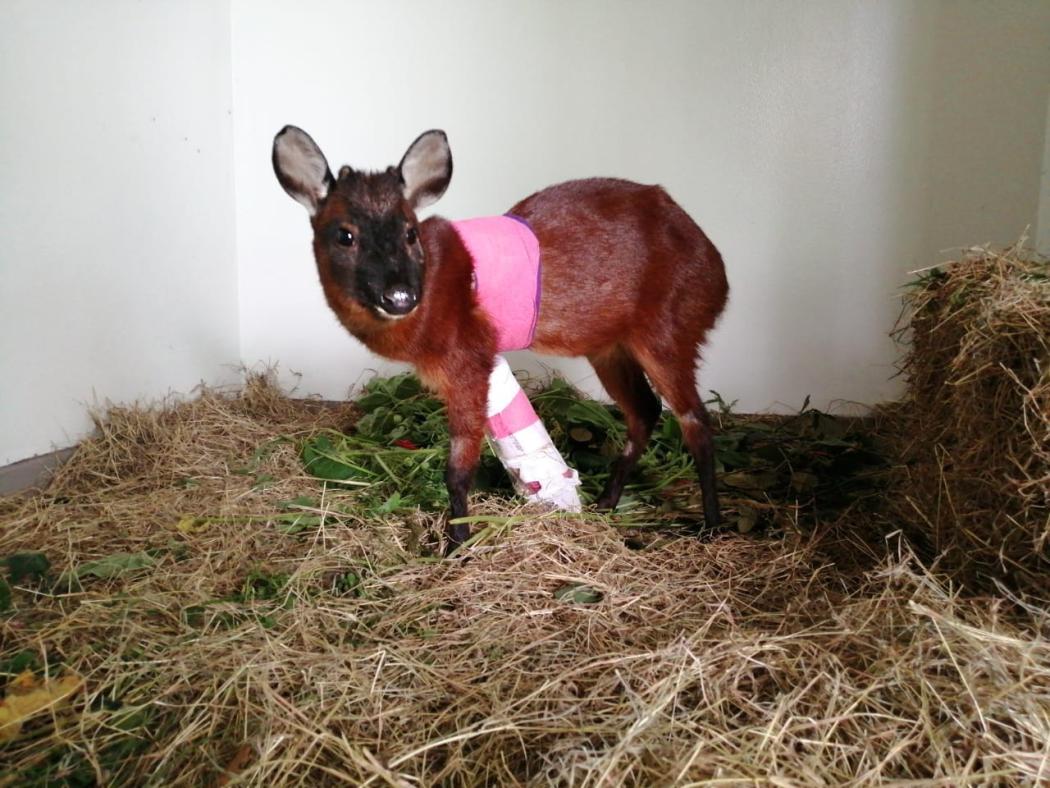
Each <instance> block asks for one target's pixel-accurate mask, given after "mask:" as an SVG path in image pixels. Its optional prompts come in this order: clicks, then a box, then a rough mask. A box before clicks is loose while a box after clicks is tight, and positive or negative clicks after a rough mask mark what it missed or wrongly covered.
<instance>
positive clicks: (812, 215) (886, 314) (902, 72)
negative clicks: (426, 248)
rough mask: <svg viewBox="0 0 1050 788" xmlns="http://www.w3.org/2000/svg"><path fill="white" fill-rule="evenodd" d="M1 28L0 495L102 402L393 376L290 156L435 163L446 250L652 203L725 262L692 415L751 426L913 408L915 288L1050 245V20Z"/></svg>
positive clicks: (843, 1) (615, 8)
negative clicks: (931, 274) (365, 332)
mask: <svg viewBox="0 0 1050 788" xmlns="http://www.w3.org/2000/svg"><path fill="white" fill-rule="evenodd" d="M0 22H2V24H0V106H2V107H3V111H2V112H0V173H2V178H0V274H2V278H0V320H2V321H3V323H2V325H0V464H2V463H5V462H8V461H11V460H16V459H21V458H22V457H25V456H28V455H31V454H34V453H37V452H42V451H46V450H48V449H49V448H51V447H52V445H53V444H54V445H65V444H67V443H69V442H71V441H72V440H74V439H75V438H77V437H79V435H80V434H81V433H82V431H83V430H84V429H85V428H86V427H87V426H88V422H87V419H86V416H85V404H87V403H90V402H92V401H93V400H94V399H95V397H96V396H97V397H98V398H108V399H112V400H131V399H136V398H153V397H157V396H160V395H162V394H163V393H165V392H166V391H168V390H169V389H174V390H180V391H188V390H189V389H190V388H192V386H193V385H194V384H195V383H196V382H197V381H198V380H200V379H205V380H208V381H209V382H216V381H219V380H222V379H224V378H229V377H234V376H235V373H234V371H233V369H232V368H231V367H228V366H225V365H233V364H236V363H237V362H238V360H239V359H244V360H245V361H246V362H248V363H249V364H251V363H255V362H257V361H260V360H261V361H278V362H280V364H281V365H282V367H283V368H284V369H285V370H286V371H297V372H301V373H302V375H303V377H302V381H301V383H300V391H301V392H303V393H310V392H317V393H321V394H323V395H325V396H328V397H340V396H343V395H344V394H345V393H346V391H347V388H348V387H349V386H350V385H351V384H353V383H355V382H357V381H359V380H360V379H361V378H362V376H363V375H365V374H366V373H365V370H366V369H368V368H387V369H388V368H389V367H386V366H385V365H382V364H381V363H380V362H379V361H378V360H377V359H375V358H373V357H371V356H369V355H368V354H367V353H366V352H365V351H364V350H363V348H362V347H361V346H360V345H359V344H358V343H357V342H356V341H355V340H353V339H352V338H350V337H349V336H347V335H346V334H345V333H344V332H343V331H342V329H340V328H339V327H338V325H337V324H336V322H335V319H334V317H332V316H331V315H330V314H329V312H328V309H327V307H326V306H325V304H324V301H323V299H322V296H321V292H320V288H319V287H318V285H317V281H316V274H315V272H314V268H313V261H312V259H311V256H310V245H309V228H308V225H307V222H306V219H305V216H304V214H303V212H302V209H301V208H300V207H299V206H297V205H296V204H294V203H293V202H292V201H291V200H289V199H288V198H287V197H286V196H285V195H284V193H283V192H282V191H281V189H280V188H279V187H278V185H277V183H276V181H275V180H274V178H273V175H272V172H271V170H270V165H269V150H270V143H271V139H272V135H273V134H274V132H275V131H276V130H277V129H278V128H280V127H281V126H282V125H283V124H285V123H288V122H294V123H297V124H299V125H301V126H303V127H304V128H306V129H307V130H309V131H310V132H311V133H312V134H313V135H314V136H315V137H316V139H318V141H319V142H320V143H321V144H322V146H323V147H324V148H325V149H326V151H327V152H328V153H329V155H330V158H331V159H332V162H333V164H338V163H343V162H350V163H353V164H354V165H357V166H371V167H382V166H385V165H387V164H390V163H393V162H395V161H397V159H398V158H399V157H400V155H401V153H402V152H403V150H404V148H405V146H406V145H407V144H408V143H409V142H410V141H411V140H412V139H413V138H414V137H415V135H416V134H417V133H419V132H420V131H422V130H423V129H427V128H432V127H435V126H437V127H443V128H445V129H447V130H448V132H449V135H450V139H451V142H452V146H453V152H454V155H455V160H456V175H455V177H454V179H453V183H452V187H451V189H450V191H449V193H448V194H447V195H446V197H445V198H444V200H442V202H440V203H438V206H437V209H438V210H440V211H441V212H442V213H444V214H446V215H448V216H451V217H458V218H462V217H468V216H474V215H481V214H490V213H497V212H500V211H503V210H505V209H506V208H507V207H509V206H510V205H511V204H512V203H514V202H515V201H516V200H517V199H519V198H520V197H522V196H524V195H526V194H528V193H530V192H532V191H534V190H535V189H538V188H541V187H543V186H545V185H547V184H549V183H552V182H556V181H560V180H564V179H567V178H572V177H579V176H586V175H596V174H603V175H618V176H623V177H628V178H635V179H637V180H642V181H648V182H659V183H662V184H664V185H665V186H666V187H667V188H668V189H669V190H670V192H671V193H672V194H673V195H675V196H676V197H677V198H678V200H679V201H680V202H681V203H682V204H683V205H684V206H685V207H686V209H687V210H689V211H690V212H691V213H692V214H693V215H694V217H696V219H697V220H698V221H699V222H700V223H701V225H702V226H703V227H704V228H705V229H706V230H707V231H708V233H709V234H710V235H711V237H712V238H713V239H714V240H715V242H716V243H717V244H718V245H719V247H720V248H721V250H722V252H723V254H724V256H725V259H726V261H727V265H728V268H729V275H730V280H731V284H732V288H733V292H732V297H731V302H730V307H729V310H728V312H727V314H726V316H725V319H724V320H723V322H722V325H721V327H720V328H719V330H718V331H717V333H716V334H715V336H713V337H712V341H711V346H710V349H709V351H708V353H707V363H706V366H705V369H704V372H703V375H702V381H703V384H704V386H705V387H710V388H715V389H718V390H720V391H721V392H722V393H723V394H724V395H726V396H727V397H730V398H739V400H740V403H739V407H741V408H745V409H764V408H767V407H769V406H771V405H775V404H776V403H777V402H780V403H784V404H785V405H786V406H790V407H796V406H798V405H799V404H800V403H801V402H802V399H803V398H804V397H805V395H806V394H811V395H812V396H813V402H814V404H816V405H819V406H822V407H823V406H826V405H827V404H828V403H829V401H831V400H837V399H845V400H859V401H862V402H868V403H871V402H876V401H878V400H881V399H885V398H887V397H891V396H893V395H894V394H895V393H896V392H897V388H896V385H897V384H896V383H895V382H892V381H890V380H889V377H890V375H891V374H892V372H893V366H892V361H893V358H894V356H895V349H894V348H893V346H892V344H891V342H890V340H889V339H888V338H887V332H888V331H889V330H890V328H891V326H892V324H893V321H894V319H895V317H896V315H897V309H898V287H899V285H900V284H901V283H902V282H903V281H904V280H905V279H906V278H907V271H909V270H911V269H914V268H917V267H921V266H925V265H928V264H929V263H930V262H931V261H932V260H933V259H935V258H936V256H937V253H938V251H939V250H941V249H945V248H948V247H953V246H959V245H968V244H971V243H974V242H980V241H992V242H1000V243H1009V242H1012V241H1013V240H1015V239H1016V238H1017V236H1018V235H1019V234H1020V233H1021V232H1022V230H1023V229H1024V228H1025V226H1026V225H1032V226H1033V228H1034V230H1033V231H1034V232H1038V233H1039V234H1040V237H1042V238H1044V239H1045V238H1046V237H1047V233H1048V232H1050V230H1048V228H1047V224H1048V222H1050V220H1048V219H1047V218H1046V217H1047V216H1048V215H1050V214H1048V213H1047V210H1048V209H1047V207H1046V203H1047V198H1046V197H1045V196H1044V198H1043V208H1042V214H1041V216H1042V217H1043V218H1042V222H1041V224H1039V225H1037V221H1038V220H1037V216H1039V215H1040V214H1039V210H1038V206H1039V194H1040V162H1041V161H1042V159H1043V156H1044V148H1045V139H1046V137H1045V134H1046V124H1047V114H1046V108H1047V106H1048V104H1047V99H1048V94H1047V88H1048V84H1047V83H1048V75H1050V47H1048V46H1047V42H1048V41H1050V3H1046V2H1045V0H1010V1H1007V2H992V1H991V0H988V1H987V2H957V1H955V0H885V1H884V2H879V3H874V2H870V1H869V0H852V1H847V0H793V1H792V2H772V1H763V2H757V1H755V2H746V3H742V2H737V1H736V0H712V1H710V2H692V1H691V0H661V1H659V2H651V3H639V2H628V1H627V0H619V1H615V0H566V1H562V0H536V1H534V2H529V3H510V2H487V1H486V0H460V1H459V2H442V3H435V2H429V3H428V2H422V1H421V0H387V1H386V2H382V3H380V2H374V1H373V0H356V1H355V2H345V1H344V0H329V1H328V2H323V1H322V0H313V1H312V2H299V3H294V4H293V3H285V2H278V0H233V2H232V8H231V3H229V2H227V1H226V0H214V1H208V0H197V1H196V2H176V0H153V1H152V2H149V3H139V2H131V0H98V2H91V3H88V2H58V0H37V1H35V2H34V1H31V0H23V1H19V0H0ZM231 79H232V87H231ZM231 108H232V111H233V114H232V116H231V114H230V113H231ZM1046 155H1047V156H1048V157H1050V153H1048V154H1046ZM1045 183H1046V180H1045V178H1044V182H1043V189H1044V191H1045V189H1046V185H1045ZM235 184H236V186H235ZM234 219H236V235H235V233H234ZM235 241H236V243H235ZM526 358H528V356H527V355H521V354H519V355H518V358H517V359H515V360H516V361H517V362H519V363H520V362H521V361H522V360H523V359H526ZM544 361H547V362H549V361H550V360H549V359H545V360H544ZM557 363H558V366H559V367H561V368H562V369H565V370H567V371H568V374H569V376H570V378H571V379H575V380H577V381H582V382H584V383H585V384H588V387H589V388H591V390H592V391H596V390H597V385H596V383H595V382H594V381H593V378H592V377H591V375H590V373H589V371H588V369H587V367H586V365H585V364H582V363H580V362H564V361H559V362H557Z"/></svg>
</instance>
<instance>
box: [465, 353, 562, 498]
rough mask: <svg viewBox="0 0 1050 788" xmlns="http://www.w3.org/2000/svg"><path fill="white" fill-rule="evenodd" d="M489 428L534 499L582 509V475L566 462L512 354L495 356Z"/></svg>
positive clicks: (495, 446) (520, 487)
mask: <svg viewBox="0 0 1050 788" xmlns="http://www.w3.org/2000/svg"><path fill="white" fill-rule="evenodd" d="M487 413H488V421H487V422H486V425H485V426H486V431H487V432H488V435H489V443H490V444H491V446H492V451H493V453H494V454H495V455H496V456H497V457H498V458H499V461H500V462H501V463H503V467H505V468H506V469H507V472H508V473H509V474H510V477H511V480H512V481H513V483H514V488H515V489H516V490H517V491H518V492H519V493H520V494H521V495H523V496H525V498H526V499H527V500H529V501H532V502H534V503H543V504H545V505H547V506H553V507H554V508H556V509H563V510H567V511H571V512H578V511H579V510H580V496H579V494H578V493H577V492H576V487H577V486H578V485H579V483H580V478H579V475H578V474H577V473H576V471H574V470H573V469H572V468H570V467H569V466H567V465H566V464H565V460H563V459H562V456H561V455H560V454H559V453H558V450H557V449H556V448H555V446H554V444H553V443H551V437H550V435H548V434H547V430H546V429H545V428H544V426H543V422H542V421H540V418H539V416H537V415H536V411H535V410H533V409H532V404H531V403H530V402H529V398H528V397H527V396H526V395H525V392H524V391H522V389H521V386H520V385H519V384H518V381H517V380H516V379H515V378H514V373H513V372H512V371H511V369H510V365H509V364H508V363H507V360H506V359H505V358H503V357H502V356H496V360H495V363H494V364H493V367H492V374H491V375H490V376H489V392H488V407H487Z"/></svg>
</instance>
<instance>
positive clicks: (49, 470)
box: [0, 446, 76, 495]
mask: <svg viewBox="0 0 1050 788" xmlns="http://www.w3.org/2000/svg"><path fill="white" fill-rule="evenodd" d="M75 449H76V446H71V447H69V448H68V449H57V450H55V451H53V452H49V453H47V454H40V455H37V456H36V457H30V458H29V459H28V460H20V461H19V462H13V463H11V464H10V465H5V466H4V467H3V468H0V495H10V494H11V493H16V492H21V491H22V490H28V489H31V488H33V487H43V486H44V485H45V484H47V483H48V481H49V480H50V479H51V475H52V474H53V473H54V472H55V470H56V469H57V468H58V466H60V465H61V464H62V463H64V462H65V461H66V460H68V459H69V458H70V457H71V456H72V454H73V451H74V450H75Z"/></svg>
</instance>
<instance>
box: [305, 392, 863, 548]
mask: <svg viewBox="0 0 1050 788" xmlns="http://www.w3.org/2000/svg"><path fill="white" fill-rule="evenodd" d="M712 394H713V397H712V399H711V400H709V402H708V404H709V405H710V406H712V411H713V412H715V413H716V414H717V416H716V418H717V420H718V422H719V427H718V429H717V430H716V434H715V454H716V469H717V471H718V474H719V484H720V487H721V489H722V490H723V491H724V493H725V494H726V495H727V497H729V498H731V499H733V500H736V501H738V503H737V504H736V505H735V507H733V512H731V513H730V520H731V521H735V522H736V525H737V527H738V528H739V529H740V530H741V531H749V530H751V529H753V528H754V527H756V526H757V525H758V524H759V522H760V520H761V515H760V511H761V509H762V507H761V506H758V505H756V506H747V505H746V503H744V502H745V501H746V500H747V499H751V500H754V501H756V502H762V503H780V504H785V505H795V504H811V505H812V506H813V509H814V511H816V509H817V508H828V507H837V506H842V505H845V504H847V503H848V502H849V501H851V500H853V499H854V498H855V497H856V496H858V495H863V494H867V493H870V492H871V491H872V490H874V489H876V488H877V487H878V484H879V481H878V478H879V473H880V471H881V466H882V465H883V460H882V458H881V456H880V455H879V453H878V452H877V451H876V450H875V447H874V446H873V445H872V438H871V436H870V435H869V434H867V433H865V432H864V431H863V430H857V429H855V428H854V427H853V426H852V423H851V422H850V421H848V420H844V419H839V418H836V417H834V416H831V415H829V414H826V413H822V412H820V411H818V410H815V409H813V408H810V407H809V400H808V398H807V400H806V402H805V403H804V404H803V407H802V410H801V411H800V412H799V413H798V414H796V415H794V416H787V417H753V416H739V415H736V414H734V413H733V412H732V407H733V405H734V404H735V403H733V402H727V401H726V400H725V399H724V398H723V397H722V395H721V394H719V393H718V392H712ZM530 399H531V400H532V403H533V406H534V407H535V408H536V411H537V413H538V414H539V416H540V418H541V419H542V420H543V422H544V424H545V425H546V427H547V430H548V432H549V433H550V435H551V438H552V440H553V441H554V443H555V445H556V446H557V448H558V450H559V451H560V452H561V453H562V455H563V456H564V457H565V460H566V462H568V463H569V464H570V465H571V466H572V467H574V468H576V469H577V470H578V471H579V473H580V478H581V482H582V485H581V492H582V496H583V498H584V500H585V501H587V500H594V499H595V498H596V497H597V496H598V494H599V493H600V491H601V490H602V489H603V487H604V485H605V483H606V482H607V481H608V478H609V472H610V467H611V465H612V462H613V461H614V460H615V458H616V457H617V456H618V455H619V454H620V452H621V451H622V447H623V445H624V442H625V440H626V430H625V427H624V424H623V421H622V418H621V416H620V414H619V413H618V411H617V410H616V409H615V408H614V407H612V406H609V405H606V404H603V403H601V402H597V401H595V400H591V399H586V398H584V397H582V396H581V395H580V394H579V392H577V391H576V390H575V389H574V388H573V387H572V386H570V385H569V384H568V383H567V382H566V381H564V380H562V379H560V378H555V379H554V380H552V381H551V382H550V383H549V384H547V385H546V386H545V387H544V388H543V389H542V390H540V391H537V392H534V393H533V394H532V395H531V397H530ZM358 405H359V406H360V407H361V409H362V410H363V411H364V415H363V416H362V417H361V419H360V420H359V421H358V423H357V425H356V426H355V429H354V430H353V432H352V434H350V435H343V434H341V433H338V432H335V431H325V432H321V433H317V434H315V435H312V436H310V437H309V438H307V439H306V440H305V441H303V443H302V444H301V446H300V453H301V456H302V459H303V463H304V465H305V467H306V470H307V472H309V473H310V474H312V475H314V476H316V477H317V478H319V479H322V480H325V481H327V482H329V483H333V484H335V485H337V486H344V487H346V488H348V489H352V488H357V490H358V491H357V493H356V495H355V496H354V499H353V500H354V502H355V503H354V504H352V506H354V507H355V508H356V511H357V512H358V513H365V514H369V515H372V516H384V515H390V514H395V513H397V512H402V511H406V510H411V509H414V508H417V507H418V508H422V509H424V510H429V511H443V510H444V509H445V508H447V506H448V498H447V493H446V491H445V480H444V473H445V463H446V457H447V453H448V443H449V436H448V427H447V424H446V420H445V409H444V407H443V406H442V405H441V403H440V402H439V401H438V400H437V399H435V398H434V397H431V396H430V395H428V394H427V393H426V392H425V391H424V389H423V387H422V386H421V384H420V383H419V381H418V380H417V379H416V378H415V377H413V376H411V375H398V376H396V377H393V378H386V379H376V380H374V381H372V382H371V383H370V384H369V385H368V386H367V387H366V388H365V391H364V394H363V396H362V397H361V399H360V400H358ZM478 487H479V488H480V489H487V490H490V491H494V492H496V493H498V494H504V495H508V496H509V495H511V494H512V489H511V487H510V483H509V480H508V479H507V477H506V473H505V472H504V471H503V468H502V466H501V465H500V464H499V462H498V461H497V460H496V458H495V457H494V456H492V454H491V452H489V451H488V450H486V451H485V452H484V453H483V456H482V462H481V467H480V468H479V472H478ZM697 494H698V491H697V485H696V471H695V466H694V464H693V460H692V458H691V457H690V456H689V453H688V451H687V450H686V447H685V445H684V443H683V439H682V432H681V429H680V427H679V425H678V421H677V420H676V419H675V418H674V417H673V416H672V415H671V414H670V413H668V412H665V413H664V414H663V415H662V417H661V419H660V421H659V422H658V423H657V426H656V428H655V430H654V431H653V436H652V440H651V441H650V444H649V446H648V448H647V450H646V452H645V454H644V455H643V456H642V458H641V460H640V461H639V464H638V469H637V471H636V472H635V474H634V476H633V478H632V479H631V483H630V484H629V485H628V486H627V488H626V490H625V495H624V497H623V499H622V500H621V504H620V506H619V507H618V510H617V511H618V512H619V513H623V512H634V513H639V512H642V511H646V510H647V511H650V512H657V511H659V512H665V513H669V512H674V511H686V510H689V509H692V510H693V511H694V512H695V511H696V510H697V508H698V507H697V501H696V498H697ZM347 511H349V509H347ZM692 518H693V519H694V520H695V519H696V515H695V514H694V515H692ZM686 519H689V518H686ZM636 521H637V517H636V518H635V521H633V522H632V523H631V524H634V525H637V524H638V523H637V522H636ZM302 523H303V527H311V525H313V524H314V521H313V520H310V521H302ZM317 524H319V521H318V522H317Z"/></svg>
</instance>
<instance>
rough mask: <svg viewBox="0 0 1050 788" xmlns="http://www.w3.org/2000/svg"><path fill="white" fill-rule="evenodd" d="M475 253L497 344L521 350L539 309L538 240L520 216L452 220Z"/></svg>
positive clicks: (482, 299)
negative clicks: (496, 336)
mask: <svg viewBox="0 0 1050 788" xmlns="http://www.w3.org/2000/svg"><path fill="white" fill-rule="evenodd" d="M452 227H453V228H454V229H455V230H456V232H457V233H458V234H459V237H460V240H462V241H463V245H464V246H465V247H467V251H468V252H470V256H471V257H472V258H474V287H475V291H476V292H477V296H478V303H480V304H481V308H482V309H484V310H485V312H486V313H487V314H488V316H489V318H490V319H491V320H492V324H493V325H494V326H495V328H496V332H497V335H498V344H497V348H496V349H497V350H498V351H499V352H500V353H502V352H503V351H505V350H524V349H525V348H527V347H528V346H529V345H531V344H532V339H533V337H534V336H535V335H536V320H537V318H538V317H539V314H540V243H539V241H538V240H536V236H535V235H534V234H533V232H532V230H531V228H530V227H529V225H528V224H527V223H526V222H525V220H523V219H519V218H517V217H513V216H485V217H482V218H480V219H466V220H465V221H461V222H452Z"/></svg>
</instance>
